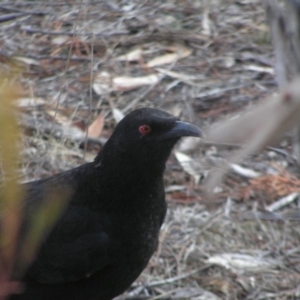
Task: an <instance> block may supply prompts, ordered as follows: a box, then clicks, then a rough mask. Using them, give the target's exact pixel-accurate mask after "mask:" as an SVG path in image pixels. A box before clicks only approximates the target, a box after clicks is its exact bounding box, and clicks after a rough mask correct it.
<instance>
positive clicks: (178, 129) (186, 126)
mask: <svg viewBox="0 0 300 300" xmlns="http://www.w3.org/2000/svg"><path fill="white" fill-rule="evenodd" d="M183 136H195V137H202V136H203V132H202V131H201V129H200V128H198V127H197V126H195V125H193V124H190V123H187V122H182V121H176V123H175V126H174V127H173V128H171V129H170V130H169V131H168V132H167V133H166V134H164V136H163V137H164V138H180V137H183Z"/></svg>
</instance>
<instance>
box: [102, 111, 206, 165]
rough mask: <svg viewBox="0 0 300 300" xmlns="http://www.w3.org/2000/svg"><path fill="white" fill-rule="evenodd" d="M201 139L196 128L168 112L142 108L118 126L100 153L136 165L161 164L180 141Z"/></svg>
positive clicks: (125, 118) (126, 117) (199, 131)
mask: <svg viewBox="0 0 300 300" xmlns="http://www.w3.org/2000/svg"><path fill="white" fill-rule="evenodd" d="M201 135H202V133H201V130H200V129H199V128H198V127H196V126H194V125H192V124H190V123H186V122H182V121H179V120H178V119H177V118H176V117H174V116H172V115H170V114H169V113H167V112H164V111H161V110H157V109H152V108H141V109H137V110H134V111H132V112H131V113H129V114H128V115H126V116H125V117H124V118H123V119H122V120H121V121H120V122H119V124H118V125H117V127H116V129H115V131H114V132H113V134H112V136H111V137H110V139H109V140H108V142H107V143H106V145H105V147H104V148H103V151H101V152H103V154H104V153H105V156H106V155H108V156H110V157H112V156H115V158H117V156H118V159H121V160H130V161H131V162H132V163H134V164H136V165H140V164H141V163H142V164H144V165H147V166H149V164H156V163H160V164H161V163H163V164H164V163H165V162H166V160H167V159H168V156H169V155H170V152H171V150H172V148H173V146H174V145H175V143H176V142H177V141H178V140H179V139H180V138H181V137H184V136H194V137H201ZM101 152H100V155H101ZM101 156H102V155H101Z"/></svg>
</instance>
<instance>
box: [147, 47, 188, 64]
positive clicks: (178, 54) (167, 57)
mask: <svg viewBox="0 0 300 300" xmlns="http://www.w3.org/2000/svg"><path fill="white" fill-rule="evenodd" d="M173 51H174V53H168V54H164V55H161V56H157V57H155V58H153V59H152V60H150V61H149V62H148V63H147V64H146V66H147V67H148V68H153V67H157V66H161V65H165V64H171V63H174V62H176V61H178V60H179V59H183V58H185V57H188V56H190V55H191V54H192V51H191V50H190V49H188V48H186V47H183V46H182V45H176V46H175V48H174V50H173Z"/></svg>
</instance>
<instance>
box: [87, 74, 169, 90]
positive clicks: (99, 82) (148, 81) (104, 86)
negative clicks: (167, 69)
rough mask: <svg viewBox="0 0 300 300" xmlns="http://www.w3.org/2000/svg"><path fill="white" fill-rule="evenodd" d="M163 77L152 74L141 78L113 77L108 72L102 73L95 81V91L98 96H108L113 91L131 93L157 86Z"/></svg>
mask: <svg viewBox="0 0 300 300" xmlns="http://www.w3.org/2000/svg"><path fill="white" fill-rule="evenodd" d="M162 76H163V75H160V74H150V75H148V76H140V77H129V76H128V77H127V76H119V77H113V76H112V75H110V74H109V73H107V72H101V73H100V74H99V75H98V76H97V77H96V79H95V81H94V84H93V89H94V91H95V92H96V94H98V95H103V94H107V93H110V92H112V91H119V92H124V91H130V90H134V89H136V88H138V87H140V86H144V85H152V84H156V83H158V82H159V80H160V79H161V78H162Z"/></svg>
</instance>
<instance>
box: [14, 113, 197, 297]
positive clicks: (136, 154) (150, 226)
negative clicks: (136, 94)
mask: <svg viewBox="0 0 300 300" xmlns="http://www.w3.org/2000/svg"><path fill="white" fill-rule="evenodd" d="M149 128H150V129H149ZM184 135H193V136H199V135H200V132H199V130H198V129H197V128H196V127H195V126H192V125H190V124H188V123H183V122H179V121H177V120H176V118H174V117H173V116H171V115H169V114H167V113H165V112H161V111H158V110H154V109H140V110H136V111H134V112H132V113H131V114H129V115H128V116H127V117H125V118H124V119H123V120H122V121H121V122H120V123H119V125H118V126H117V128H116V130H115V132H114V133H113V135H112V137H111V138H110V139H109V141H108V142H107V143H106V145H105V146H104V148H103V149H102V150H101V152H100V153H99V154H98V156H97V157H96V159H95V161H94V162H92V163H87V164H84V165H82V166H79V167H77V168H75V169H72V170H69V171H66V172H63V173H61V174H57V175H54V176H52V177H50V178H47V179H43V180H40V181H36V182H33V183H29V184H27V185H26V187H25V188H26V190H27V194H26V199H25V200H26V201H25V203H26V207H25V211H26V214H25V215H26V216H27V217H28V216H30V215H33V214H34V212H35V207H38V206H39V204H40V203H41V202H43V201H45V199H46V198H48V199H51V197H55V193H57V192H58V191H63V190H64V189H66V190H67V191H71V193H70V194H69V200H68V201H69V202H68V205H67V207H66V209H65V210H64V212H63V213H62V215H61V217H60V218H59V220H58V222H57V224H56V225H55V226H54V228H53V229H52V230H51V231H50V233H49V234H48V235H47V236H46V237H45V239H44V241H43V242H42V246H41V248H40V250H39V252H38V255H37V258H36V259H35V260H34V262H33V263H32V265H31V266H30V268H29V270H28V271H27V273H26V275H25V277H24V282H25V285H26V289H25V292H24V293H23V294H20V295H14V296H12V297H11V299H13V300H29V299H30V300H38V299H43V300H57V299H72V300H81V299H82V300H85V299H95V300H96V299H99V300H110V299H113V298H114V297H116V296H117V295H119V294H121V293H122V292H124V291H125V290H126V289H127V288H128V287H129V286H130V285H131V283H132V282H133V281H134V280H135V279H136V278H137V277H138V276H139V274H140V273H141V272H142V270H143V269H144V268H145V267H146V265H147V263H148V261H149V259H150V258H151V256H152V254H153V253H154V251H155V250H156V248H157V244H158V236H159V230H160V227H161V225H162V223H163V220H164V217H165V213H166V202H165V196H164V188H163V172H164V168H165V162H166V160H167V158H168V156H169V154H170V152H171V150H172V147H173V145H174V144H175V143H176V141H177V140H178V139H179V138H180V137H181V136H184ZM24 231H26V222H25V225H24Z"/></svg>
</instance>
